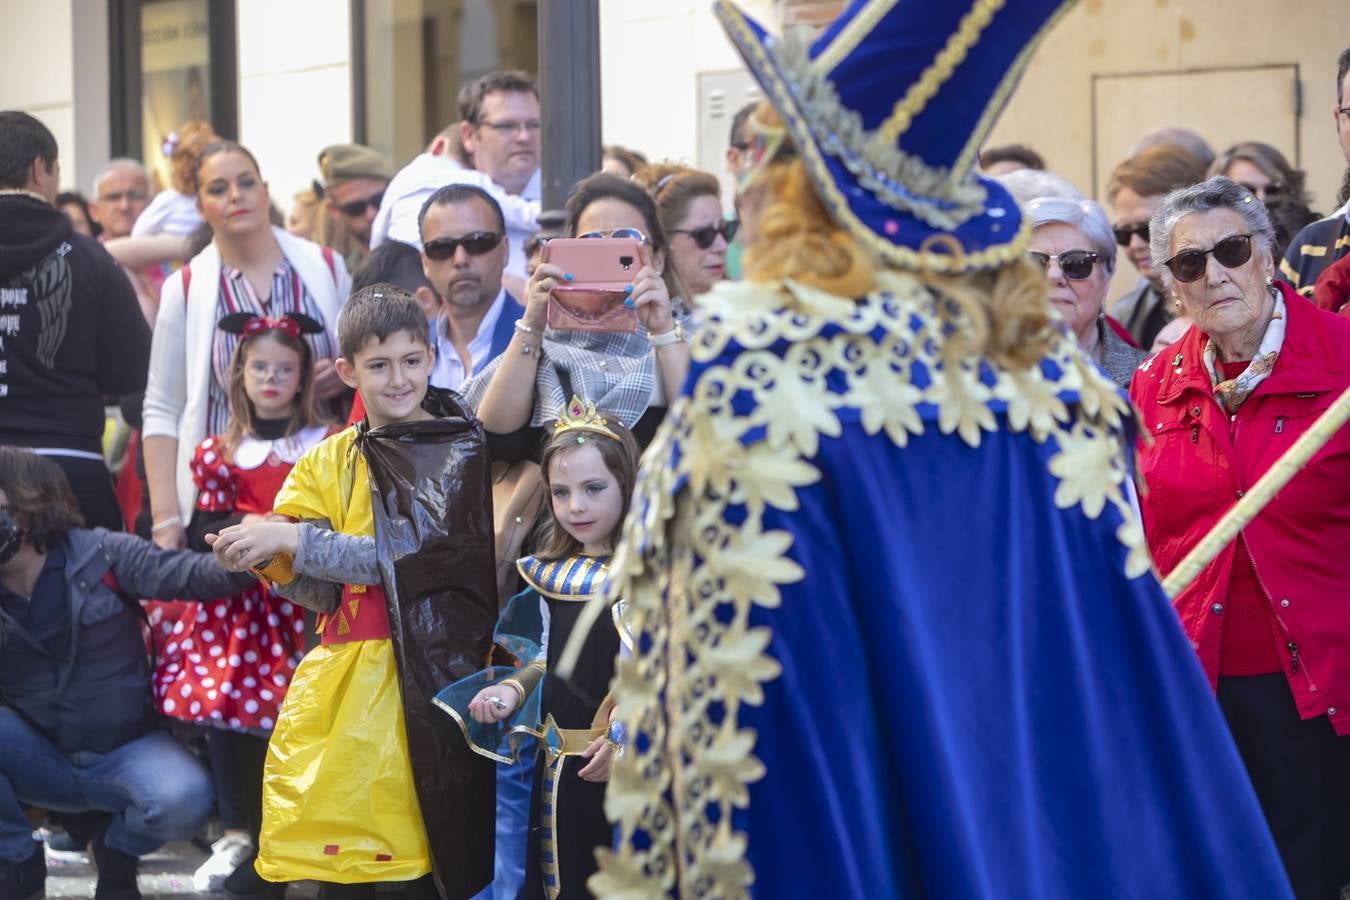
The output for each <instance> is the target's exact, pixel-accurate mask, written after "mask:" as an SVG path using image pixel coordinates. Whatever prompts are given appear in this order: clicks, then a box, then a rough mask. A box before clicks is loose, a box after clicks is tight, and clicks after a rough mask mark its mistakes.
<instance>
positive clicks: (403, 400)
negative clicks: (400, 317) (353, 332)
mask: <svg viewBox="0 0 1350 900" xmlns="http://www.w3.org/2000/svg"><path fill="white" fill-rule="evenodd" d="M355 357H356V358H355V359H352V360H347V359H339V360H338V361H337V370H338V377H340V378H341V379H342V381H343V382H344V383H345V384H346V385H347V386H348V387H353V388H356V390H357V391H358V392H360V394H361V402H362V404H364V405H365V408H366V418H367V419H368V420H369V422H370V427H371V428H379V427H380V426H381V425H390V424H393V423H395V422H412V421H417V420H419V419H427V418H430V415H429V414H428V413H427V412H425V411H424V410H423V409H422V398H423V397H425V396H426V393H427V378H428V376H430V374H431V363H432V358H433V357H432V350H431V348H430V347H428V346H427V340H426V335H417V334H413V333H412V332H410V331H396V332H394V333H393V334H391V335H389V337H387V338H385V339H384V340H380V339H379V338H377V337H375V336H374V335H372V336H371V337H368V338H366V345H365V346H364V347H362V348H361V349H360V350H358V351H357V352H356V354H355Z"/></svg>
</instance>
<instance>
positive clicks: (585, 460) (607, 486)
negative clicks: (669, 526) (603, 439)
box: [548, 438, 623, 555]
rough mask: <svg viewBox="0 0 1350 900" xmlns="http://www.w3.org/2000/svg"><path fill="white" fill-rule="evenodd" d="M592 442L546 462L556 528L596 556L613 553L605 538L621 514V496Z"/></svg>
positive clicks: (607, 539) (588, 441)
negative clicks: (560, 527)
mask: <svg viewBox="0 0 1350 900" xmlns="http://www.w3.org/2000/svg"><path fill="white" fill-rule="evenodd" d="M594 440H596V439H595V438H586V443H584V444H578V445H577V446H576V447H575V448H574V449H571V450H564V451H563V452H561V453H558V454H557V455H555V456H554V457H553V458H552V459H550V460H549V464H548V480H549V492H550V495H551V502H552V503H553V516H554V518H556V519H557V520H558V524H559V525H561V526H562V528H563V530H564V531H566V532H567V533H568V534H570V535H571V536H572V537H574V538H576V539H577V540H578V541H580V542H581V544H582V548H583V551H584V552H586V553H589V554H592V555H600V554H604V553H609V552H612V551H613V549H614V548H613V547H611V546H610V545H609V535H610V533H611V532H613V531H614V528H615V526H617V525H618V524H619V516H620V515H622V514H623V496H622V495H621V493H620V490H619V483H618V481H617V480H616V479H615V478H614V473H613V472H611V471H610V470H609V469H608V468H607V467H606V466H605V460H604V457H603V456H601V455H600V450H599V448H598V447H596V446H595V444H594V443H593V441H594Z"/></svg>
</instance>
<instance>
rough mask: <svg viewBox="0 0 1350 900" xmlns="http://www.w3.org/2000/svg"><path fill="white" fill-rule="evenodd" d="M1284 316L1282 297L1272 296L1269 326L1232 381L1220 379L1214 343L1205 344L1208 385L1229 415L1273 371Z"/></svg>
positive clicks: (1277, 355)
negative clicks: (1257, 346)
mask: <svg viewBox="0 0 1350 900" xmlns="http://www.w3.org/2000/svg"><path fill="white" fill-rule="evenodd" d="M1284 313H1285V309H1284V297H1283V296H1281V295H1280V294H1279V293H1276V294H1275V309H1274V311H1273V312H1272V313H1271V315H1270V323H1269V324H1268V325H1266V333H1265V336H1264V337H1262V338H1261V346H1260V347H1259V348H1258V349H1257V351H1256V355H1255V356H1253V357H1252V361H1251V363H1250V364H1248V366H1247V368H1246V369H1245V370H1244V371H1243V372H1242V374H1241V375H1239V376H1237V377H1236V378H1228V379H1225V378H1224V377H1223V364H1222V363H1220V362H1219V358H1218V354H1216V353H1215V352H1214V342H1213V341H1210V340H1206V341H1205V348H1204V357H1205V371H1206V372H1208V373H1209V380H1210V383H1212V384H1213V385H1214V399H1215V400H1217V401H1219V405H1220V406H1222V407H1223V408H1224V410H1225V411H1226V412H1227V413H1228V414H1229V415H1230V416H1231V415H1235V414H1236V413H1237V411H1238V407H1239V406H1241V405H1242V402H1243V401H1244V400H1246V399H1247V398H1248V397H1250V396H1251V395H1252V391H1254V390H1256V386H1257V385H1258V384H1260V383H1261V382H1263V381H1265V380H1266V379H1267V378H1268V377H1270V373H1271V371H1272V370H1274V368H1275V360H1276V359H1277V358H1278V357H1279V355H1280V348H1281V347H1283V346H1284V326H1285V317H1284Z"/></svg>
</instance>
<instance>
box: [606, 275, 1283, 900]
mask: <svg viewBox="0 0 1350 900" xmlns="http://www.w3.org/2000/svg"><path fill="white" fill-rule="evenodd" d="M704 308H705V310H707V311H708V313H709V315H708V318H707V321H706V322H705V323H704V325H703V327H702V329H701V330H700V333H699V335H698V339H697V341H696V345H695V348H694V357H695V364H694V367H693V370H692V372H691V375H690V378H689V381H688V385H687V388H686V392H685V396H684V397H683V398H682V399H681V400H680V401H679V402H678V403H677V404H676V405H675V406H674V407H673V408H672V410H671V414H670V416H669V417H668V420H667V422H666V424H665V425H664V426H663V429H662V431H661V433H660V435H659V436H658V438H657V440H656V442H655V443H654V444H653V445H652V449H651V451H649V457H648V461H647V466H646V467H645V468H644V471H643V475H642V478H641V480H640V484H639V490H638V498H637V500H636V501H635V506H634V511H633V515H632V516H631V517H630V520H629V522H628V525H627V527H626V531H625V538H624V542H623V544H622V546H621V547H620V548H619V550H618V552H617V553H616V555H615V558H614V561H613V563H612V565H611V580H610V588H611V589H612V590H614V591H616V593H621V594H622V596H623V597H624V598H625V599H626V600H627V601H628V607H629V615H630V617H631V619H632V621H633V625H634V629H635V633H636V634H637V650H638V652H637V655H636V656H635V658H634V659H632V660H624V661H621V662H620V665H619V675H618V679H617V684H616V687H615V692H614V693H615V698H616V701H617V705H618V708H619V714H620V716H621V717H622V718H623V719H624V721H625V723H626V724H627V726H628V730H629V733H630V739H629V745H628V747H627V749H626V751H625V754H624V756H623V758H622V759H621V760H620V761H619V763H618V764H617V766H616V768H615V771H614V775H613V777H612V780H611V782H610V788H609V793H608V797H607V801H606V803H607V810H608V812H609V814H610V817H611V819H612V820H614V821H615V822H616V825H617V834H618V845H617V848H616V851H615V852H614V853H613V854H607V855H605V857H604V858H603V859H602V867H601V872H600V873H599V874H598V875H597V876H596V877H595V878H594V879H592V881H591V887H592V889H593V890H595V891H596V892H597V894H600V895H602V896H607V895H618V894H627V895H629V896H662V895H665V894H667V893H672V892H673V893H676V894H681V895H684V896H691V895H694V894H698V895H704V894H706V895H709V896H728V897H735V896H749V895H755V896H760V897H773V898H779V897H867V898H884V897H901V898H908V897H915V898H917V897H924V898H953V900H958V898H959V900H970V898H1008V897H1015V898H1086V897H1094V898H1095V897H1112V898H1158V897H1185V898H1197V897H1224V898H1252V900H1256V898H1260V900H1268V898H1283V897H1287V896H1289V888H1288V884H1287V881H1286V879H1285V876H1284V873H1283V870H1282V868H1281V865H1280V862H1279V859H1278V857H1277V856H1276V853H1275V849H1274V845H1273V843H1272V841H1271V839H1270V836H1269V834H1268V832H1267V829H1266V826H1265V823H1264V820H1263V818H1262V815H1261V811H1260V809H1259V808H1258V806H1257V803H1256V800H1255V797H1254V795H1253V793H1252V790H1251V787H1250V784H1249V783H1248V780H1247V777H1246V774H1245V772H1244V770H1243V768H1242V764H1241V762H1240V760H1239V758H1238V756H1237V753H1236V751H1235V749H1234V747H1233V745H1232V742H1231V740H1230V738H1229V736H1228V733H1227V730H1226V727H1225V725H1224V722H1223V720H1222V718H1221V715H1220V713H1219V710H1218V707H1217V705H1216V703H1215V701H1214V699H1213V697H1212V695H1211V693H1210V691H1209V688H1208V686H1207V684H1206V682H1205V680H1204V677H1203V674H1202V673H1201V670H1200V667H1199V665H1198V663H1197V661H1196V659H1195V657H1194V653H1193V651H1192V649H1191V648H1190V646H1189V645H1188V644H1187V642H1186V640H1185V638H1184V636H1183V634H1182V631H1181V628H1180V625H1179V623H1178V622H1177V620H1176V617H1175V614H1174V613H1173V611H1172V609H1171V606H1170V604H1169V603H1168V601H1167V599H1166V598H1165V597H1164V595H1163V593H1162V590H1161V588H1160V587H1159V585H1158V583H1157V581H1156V579H1155V578H1154V576H1153V574H1152V572H1151V570H1150V566H1149V563H1148V557H1147V552H1146V550H1145V549H1144V546H1143V537H1142V533H1141V532H1140V531H1139V525H1138V521H1137V516H1136V513H1135V511H1134V508H1133V503H1132V499H1131V493H1130V492H1131V487H1130V482H1129V478H1128V472H1127V467H1126V465H1125V463H1124V458H1125V457H1124V449H1123V448H1125V447H1127V446H1128V443H1127V441H1128V440H1129V422H1130V421H1131V418H1130V412H1129V407H1128V404H1127V403H1126V402H1125V401H1124V400H1123V398H1122V397H1121V396H1120V394H1119V393H1118V392H1117V391H1116V389H1115V388H1114V386H1113V385H1112V384H1111V383H1110V382H1109V381H1108V380H1107V379H1106V378H1105V376H1104V375H1103V374H1102V373H1101V372H1100V371H1099V370H1097V369H1096V368H1095V366H1093V365H1092V363H1090V362H1088V361H1087V360H1086V359H1085V358H1084V357H1082V356H1081V354H1079V352H1078V351H1077V349H1076V347H1075V346H1074V345H1073V342H1072V341H1071V340H1070V339H1069V338H1068V337H1067V336H1064V337H1061V338H1058V339H1056V341H1055V342H1054V344H1053V346H1052V347H1051V349H1050V352H1049V353H1048V354H1047V355H1046V357H1045V358H1044V359H1043V360H1042V361H1041V363H1040V365H1039V366H1036V367H1034V368H1033V369H1030V370H1027V371H1006V370H1002V369H999V368H997V367H994V366H991V365H990V364H989V363H988V362H987V361H982V360H977V359H974V358H968V359H960V360H945V361H944V360H943V359H942V358H940V347H941V343H942V340H943V338H944V337H946V336H948V335H950V334H951V332H952V330H953V329H955V328H961V327H963V324H962V320H961V316H960V313H959V310H956V309H955V308H954V307H952V306H951V305H950V304H948V303H946V302H945V301H944V300H942V299H941V298H938V297H935V296H934V295H933V294H932V293H930V292H929V290H928V289H927V288H925V287H923V286H922V285H920V284H919V283H918V282H916V281H914V280H913V279H910V278H907V277H905V276H901V275H897V274H894V273H886V274H884V275H883V276H881V278H880V286H879V289H878V291H877V292H876V293H874V294H873V295H871V296H869V297H866V298H862V299H860V300H857V301H853V300H843V299H841V298H837V297H831V296H829V295H826V294H821V293H819V292H815V291H811V290H808V289H806V288H803V287H801V286H797V285H792V284H787V285H781V286H780V285H758V286H757V285H725V286H719V288H718V289H717V290H716V291H715V292H714V293H713V295H711V296H709V297H706V298H705V299H704Z"/></svg>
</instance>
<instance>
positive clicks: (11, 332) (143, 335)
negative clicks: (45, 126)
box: [0, 194, 150, 453]
mask: <svg viewBox="0 0 1350 900" xmlns="http://www.w3.org/2000/svg"><path fill="white" fill-rule="evenodd" d="M149 365H150V329H149V328H148V327H147V326H146V324H145V319H144V317H143V316H142V315H141V308H140V305H139V304H138V303H137V301H136V292H135V290H134V289H133V288H132V286H131V282H130V281H128V280H127V276H126V273H125V272H123V271H122V269H121V268H120V267H119V266H118V265H117V263H116V262H115V261H114V260H113V258H112V257H111V256H109V255H108V252H107V251H106V250H104V249H103V248H102V247H101V246H99V244H98V242H97V241H95V240H93V239H92V238H87V237H85V236H84V235H81V234H76V233H75V232H74V231H73V230H72V229H71V227H70V220H69V219H67V218H66V214H65V213H63V212H62V211H61V210H59V209H56V208H55V207H53V206H50V205H48V204H46V203H43V202H42V201H41V200H39V199H38V198H36V197H33V196H28V195H26V194H7V195H0V444H14V445H18V446H25V447H57V448H62V449H67V450H83V451H87V452H91V453H98V452H100V451H101V449H102V442H103V418H104V416H103V404H104V401H105V399H106V398H115V397H118V396H120V395H122V394H131V393H135V392H136V391H140V390H144V388H145V376H146V371H147V369H148V368H149Z"/></svg>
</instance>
